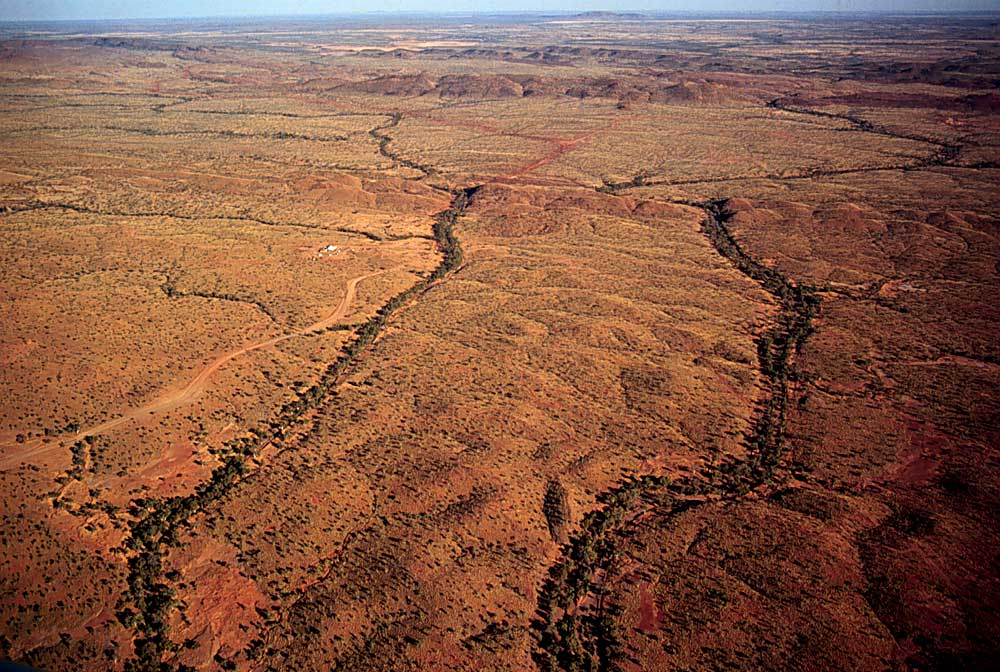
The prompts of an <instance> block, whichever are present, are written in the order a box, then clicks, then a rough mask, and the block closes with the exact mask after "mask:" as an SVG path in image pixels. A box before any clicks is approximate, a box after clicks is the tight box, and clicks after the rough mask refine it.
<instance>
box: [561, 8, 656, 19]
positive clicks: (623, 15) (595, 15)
mask: <svg viewBox="0 0 1000 672" xmlns="http://www.w3.org/2000/svg"><path fill="white" fill-rule="evenodd" d="M573 18H574V19H626V20H629V19H631V20H635V19H644V18H646V15H645V14H640V13H638V12H610V11H607V10H603V11H602V10H595V11H591V12H580V13H579V14H574V15H573Z"/></svg>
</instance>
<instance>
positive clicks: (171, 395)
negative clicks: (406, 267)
mask: <svg viewBox="0 0 1000 672" xmlns="http://www.w3.org/2000/svg"><path fill="white" fill-rule="evenodd" d="M387 270H389V269H383V270H379V271H374V272H372V273H366V274H365V275H360V276H358V277H356V278H352V279H351V280H349V281H348V282H347V287H346V290H345V292H344V298H343V299H341V301H340V303H339V304H338V305H337V306H336V307H335V308H334V309H333V310H332V311H331V312H329V313H328V314H326V315H325V316H324V317H323V318H322V319H320V320H319V321H317V322H314V323H312V324H310V325H309V326H307V327H304V328H302V329H299V330H297V331H293V332H290V333H287V334H282V335H281V336H274V337H272V338H268V339H266V340H263V341H258V342H256V343H251V344H249V345H245V346H243V347H240V348H237V349H235V350H231V351H229V352H226V353H223V354H221V355H219V356H218V357H216V358H215V359H214V360H212V361H211V362H209V363H208V364H206V365H205V366H204V367H203V368H202V369H201V370H200V371H199V372H198V374H197V375H196V376H195V377H194V378H192V379H191V381H190V382H188V384H187V385H185V386H184V387H182V388H180V389H168V390H166V391H164V392H162V393H161V394H160V395H159V396H157V397H156V398H155V399H153V400H152V401H150V402H148V403H146V404H144V405H142V406H138V407H136V408H132V409H129V410H127V411H126V412H125V413H123V414H122V415H119V416H118V417H116V418H113V419H111V420H108V421H107V422H102V423H101V424H99V425H94V426H93V427H88V428H85V429H82V430H80V431H79V432H78V433H76V434H72V435H63V436H62V437H48V440H47V441H43V440H42V439H40V438H39V439H33V440H31V441H28V442H25V443H20V444H19V443H15V442H13V441H7V442H4V444H2V447H3V455H2V456H0V469H9V468H11V467H14V466H17V465H18V464H20V463H22V462H25V461H27V460H29V459H30V458H35V457H40V456H42V455H45V454H46V453H49V452H52V451H54V450H58V449H60V448H61V447H62V446H61V444H62V443H67V442H69V443H72V442H76V441H79V440H80V439H83V438H86V437H88V436H97V435H98V434H103V433H105V432H107V431H109V430H112V429H114V428H116V427H120V426H121V425H124V424H125V423H127V422H129V421H132V420H138V419H140V418H145V417H147V416H150V415H152V414H154V413H162V412H165V411H170V410H172V409H175V408H177V407H178V406H183V405H184V404H186V403H189V402H191V401H193V400H194V399H195V398H196V397H197V396H198V395H199V394H201V392H203V391H204V390H205V387H206V386H207V384H208V381H209V380H210V379H211V378H212V376H213V375H214V374H215V373H216V372H217V371H218V370H219V369H221V368H222V367H223V366H225V365H226V364H227V363H228V362H230V361H232V360H234V359H236V358H237V357H240V356H241V355H245V354H247V353H250V352H253V351H254V350H261V349H263V348H267V347H270V346H273V345H277V344H278V343H281V342H282V341H287V340H288V339H290V338H295V337H296V336H303V335H305V334H309V333H313V332H317V331H323V330H324V329H326V328H328V327H331V326H333V325H335V324H337V323H338V322H339V321H340V320H342V319H344V318H345V317H346V316H347V315H348V313H349V311H350V309H351V305H352V304H353V303H354V299H355V296H356V295H357V288H358V284H359V283H361V282H362V281H363V280H367V279H369V278H373V277H375V276H377V275H380V274H382V273H385V272H387ZM60 439H61V441H60Z"/></svg>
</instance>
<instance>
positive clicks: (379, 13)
mask: <svg viewBox="0 0 1000 672" xmlns="http://www.w3.org/2000/svg"><path fill="white" fill-rule="evenodd" d="M588 15H592V16H595V18H596V17H597V15H606V16H607V17H608V18H614V17H615V16H620V17H622V18H625V19H627V18H628V17H629V16H640V17H642V18H659V17H689V18H700V17H743V16H770V17H774V16H786V17H797V16H812V15H823V16H844V17H848V16H872V15H878V16H901V17H922V16H926V17H939V16H1000V7H998V8H996V9H964V10H944V9H940V10H932V9H924V10H918V9H913V10H905V9H850V10H845V9H804V10H789V9H772V10H761V9H725V10H724V9H704V10H686V9H677V10H639V9H636V10H628V9H620V10H599V9H598V10H572V9H565V10H557V9H554V10H545V11H541V10H514V9H512V10H476V9H469V10H463V11H433V10H375V9H373V10H367V11H346V12H302V13H280V14H269V13H252V14H181V15H174V16H117V17H114V16H101V17H93V18H79V17H77V18H73V17H53V18H44V17H37V18H30V19H4V18H0V25H11V24H25V23H115V22H123V21H195V20H210V19H214V20H220V19H309V18H316V19H318V18H333V17H336V18H344V17H393V16H400V17H466V16H518V17H522V16H523V17H531V16H535V17H547V16H553V17H586V16H588Z"/></svg>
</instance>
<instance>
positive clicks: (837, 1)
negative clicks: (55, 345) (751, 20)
mask: <svg viewBox="0 0 1000 672" xmlns="http://www.w3.org/2000/svg"><path fill="white" fill-rule="evenodd" d="M596 9H600V10H614V11H629V10H635V11H726V12H732V11H764V12H766V11H882V10H885V11H945V12H956V11H979V10H996V11H1000V0H555V1H549V2H539V1H538V0H339V1H337V0H209V1H208V2H206V1H205V0H0V21H16V20H35V19H133V18H167V17H195V16H261V15H265V16H266V15H271V16H273V15H278V14H348V13H358V12H504V11H512V12H525V11H533V12H537V11H574V10H580V11H585V10H596Z"/></svg>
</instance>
